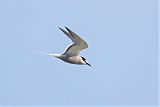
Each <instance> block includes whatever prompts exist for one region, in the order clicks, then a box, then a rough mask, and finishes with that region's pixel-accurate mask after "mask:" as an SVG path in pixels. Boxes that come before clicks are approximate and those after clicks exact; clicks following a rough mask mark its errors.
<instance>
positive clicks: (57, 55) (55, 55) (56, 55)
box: [35, 51, 60, 58]
mask: <svg viewBox="0 0 160 107" xmlns="http://www.w3.org/2000/svg"><path fill="white" fill-rule="evenodd" d="M35 52H37V53H41V54H45V55H49V56H54V57H57V58H58V57H59V56H60V54H51V53H46V52H42V51H35Z"/></svg>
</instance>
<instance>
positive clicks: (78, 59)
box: [40, 27, 91, 66]
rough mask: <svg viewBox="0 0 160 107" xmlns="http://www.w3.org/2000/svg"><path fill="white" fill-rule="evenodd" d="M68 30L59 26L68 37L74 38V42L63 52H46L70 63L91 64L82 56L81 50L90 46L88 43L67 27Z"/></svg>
mask: <svg viewBox="0 0 160 107" xmlns="http://www.w3.org/2000/svg"><path fill="white" fill-rule="evenodd" d="M65 28H66V30H64V29H62V28H60V27H59V29H60V30H61V31H62V32H63V33H64V34H65V35H66V36H67V37H68V38H70V39H71V40H72V42H73V44H72V45H70V46H69V47H68V48H66V50H65V51H64V52H63V53H62V54H49V53H44V52H40V53H44V54H48V55H50V56H54V57H56V58H59V59H61V60H63V61H65V62H67V63H70V64H79V65H89V66H91V65H90V64H89V63H88V62H87V60H86V58H84V57H82V56H80V54H79V53H80V51H81V50H83V49H86V48H88V44H87V43H86V42H85V41H84V40H83V39H82V38H80V37H79V36H78V35H77V34H76V33H74V32H73V31H71V30H70V29H69V28H67V27H65Z"/></svg>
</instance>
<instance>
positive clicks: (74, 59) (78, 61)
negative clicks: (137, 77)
mask: <svg viewBox="0 0 160 107" xmlns="http://www.w3.org/2000/svg"><path fill="white" fill-rule="evenodd" d="M62 60H63V61H65V62H68V63H71V64H84V63H83V61H82V59H81V57H80V56H71V57H66V58H63V59H62Z"/></svg>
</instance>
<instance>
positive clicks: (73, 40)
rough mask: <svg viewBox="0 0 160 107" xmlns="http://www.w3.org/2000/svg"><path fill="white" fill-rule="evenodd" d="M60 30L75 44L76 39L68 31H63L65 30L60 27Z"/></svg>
mask: <svg viewBox="0 0 160 107" xmlns="http://www.w3.org/2000/svg"><path fill="white" fill-rule="evenodd" d="M58 28H59V29H60V30H61V31H62V32H63V33H64V34H66V35H67V37H69V38H70V39H71V40H72V42H75V39H74V37H73V36H72V35H71V34H70V33H68V32H67V31H65V30H63V29H62V28H60V27H58Z"/></svg>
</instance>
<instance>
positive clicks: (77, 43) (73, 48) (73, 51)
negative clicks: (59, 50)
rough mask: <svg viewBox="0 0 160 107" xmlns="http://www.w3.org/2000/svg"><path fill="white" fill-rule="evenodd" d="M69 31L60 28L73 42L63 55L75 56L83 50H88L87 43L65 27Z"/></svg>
mask: <svg viewBox="0 0 160 107" xmlns="http://www.w3.org/2000/svg"><path fill="white" fill-rule="evenodd" d="M65 28H66V29H67V31H68V32H67V31H65V30H63V29H62V28H59V29H60V30H61V31H62V32H63V33H65V34H66V35H67V36H68V37H69V38H70V39H71V40H72V42H73V44H72V45H70V46H69V47H68V48H67V49H66V50H65V52H64V53H63V54H67V55H69V56H74V55H77V54H79V52H80V51H81V50H83V49H86V48H88V45H87V43H86V42H85V41H84V40H83V39H82V38H80V37H79V36H78V35H77V34H76V33H74V32H73V31H71V30H70V29H69V28H67V27H65Z"/></svg>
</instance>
